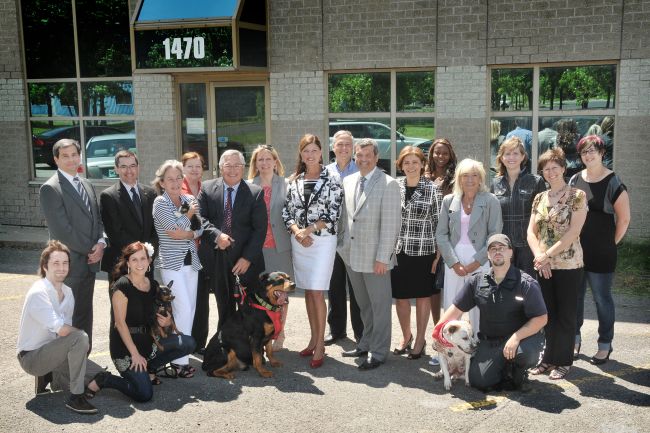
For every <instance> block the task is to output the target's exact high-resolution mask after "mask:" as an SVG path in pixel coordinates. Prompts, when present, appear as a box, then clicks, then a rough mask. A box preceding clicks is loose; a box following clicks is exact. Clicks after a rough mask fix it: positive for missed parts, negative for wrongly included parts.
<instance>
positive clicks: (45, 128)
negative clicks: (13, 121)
mask: <svg viewBox="0 0 650 433" xmlns="http://www.w3.org/2000/svg"><path fill="white" fill-rule="evenodd" d="M31 126H32V152H33V154H34V173H35V175H36V177H50V176H51V175H52V173H53V172H54V170H56V164H55V163H54V156H53V155H52V147H54V143H56V142H57V141H59V140H60V139H62V138H72V139H74V140H79V124H78V123H77V122H73V121H71V120H35V121H32V122H31Z"/></svg>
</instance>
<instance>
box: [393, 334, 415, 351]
mask: <svg viewBox="0 0 650 433" xmlns="http://www.w3.org/2000/svg"><path fill="white" fill-rule="evenodd" d="M411 344H413V334H411V337H410V338H409V340H408V341H407V342H406V344H405V345H404V347H402V348H401V349H398V348H397V347H396V348H394V349H393V355H404V354H405V353H406V352H408V351H410V350H411Z"/></svg>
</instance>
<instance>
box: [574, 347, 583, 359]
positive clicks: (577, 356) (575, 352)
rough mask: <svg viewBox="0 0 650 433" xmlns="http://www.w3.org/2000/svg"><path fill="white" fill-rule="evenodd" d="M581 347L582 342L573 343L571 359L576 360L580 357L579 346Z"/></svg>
mask: <svg viewBox="0 0 650 433" xmlns="http://www.w3.org/2000/svg"><path fill="white" fill-rule="evenodd" d="M581 347H582V343H578V344H575V345H574V346H573V359H574V360H576V359H578V358H579V357H580V348H581Z"/></svg>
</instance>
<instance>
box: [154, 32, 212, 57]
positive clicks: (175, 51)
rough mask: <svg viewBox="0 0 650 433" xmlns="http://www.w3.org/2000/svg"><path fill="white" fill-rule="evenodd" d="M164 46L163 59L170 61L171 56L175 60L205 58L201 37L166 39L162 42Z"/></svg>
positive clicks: (203, 43) (203, 42) (203, 40)
mask: <svg viewBox="0 0 650 433" xmlns="http://www.w3.org/2000/svg"><path fill="white" fill-rule="evenodd" d="M163 45H164V46H165V59H167V60H170V59H171V58H172V55H174V56H176V58H177V59H179V60H180V59H189V58H190V56H191V58H194V59H202V58H204V57H205V39H204V38H203V36H196V37H193V38H192V37H183V38H167V39H165V40H164V41H163Z"/></svg>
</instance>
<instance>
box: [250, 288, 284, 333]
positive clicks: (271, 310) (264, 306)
mask: <svg viewBox="0 0 650 433" xmlns="http://www.w3.org/2000/svg"><path fill="white" fill-rule="evenodd" d="M255 298H256V299H257V302H259V304H257V303H255V302H252V301H251V300H250V298H249V301H248V305H250V306H251V307H253V308H257V309H258V310H262V311H266V315H267V316H269V319H271V322H273V329H274V330H275V332H274V333H273V339H274V340H275V339H277V338H278V336H279V335H280V332H282V312H281V311H280V307H274V306H273V305H271V304H269V303H268V302H266V301H265V300H264V299H262V298H260V297H259V296H257V294H255ZM260 304H261V305H260Z"/></svg>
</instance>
